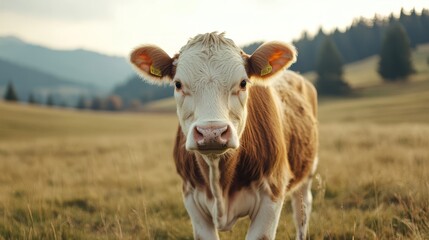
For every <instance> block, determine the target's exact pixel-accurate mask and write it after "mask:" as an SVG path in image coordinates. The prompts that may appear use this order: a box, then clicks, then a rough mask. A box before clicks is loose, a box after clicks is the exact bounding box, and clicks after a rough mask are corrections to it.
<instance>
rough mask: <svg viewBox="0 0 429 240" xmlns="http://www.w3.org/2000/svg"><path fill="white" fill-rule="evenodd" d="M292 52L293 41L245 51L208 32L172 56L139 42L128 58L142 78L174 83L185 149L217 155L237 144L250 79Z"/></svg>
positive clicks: (290, 58) (286, 61)
mask: <svg viewBox="0 0 429 240" xmlns="http://www.w3.org/2000/svg"><path fill="white" fill-rule="evenodd" d="M295 55H296V54H295V50H294V48H293V47H291V46H289V45H287V44H283V43H278V42H272V43H267V44H264V45H262V46H261V47H260V48H258V49H257V50H256V51H255V53H254V54H253V55H252V56H248V55H246V54H244V53H243V52H242V51H241V49H240V48H238V47H237V46H236V45H235V44H234V43H233V42H232V41H231V40H229V39H227V38H224V37H223V34H219V35H218V34H216V33H209V34H204V35H198V36H196V37H195V38H193V39H191V40H190V41H189V42H188V44H187V45H185V46H184V47H183V48H182V49H181V51H180V53H179V54H178V55H176V56H175V57H174V58H170V57H169V56H168V55H167V54H166V53H165V52H164V51H162V50H161V49H159V48H158V47H155V46H143V47H140V48H138V49H136V50H135V51H134V52H133V53H132V54H131V62H132V63H133V64H134V65H135V66H136V67H137V70H138V72H139V73H141V75H142V76H143V77H144V78H145V79H148V80H149V81H151V82H155V83H160V82H170V83H171V84H173V85H174V87H175V90H174V97H175V99H176V104H177V115H178V117H179V122H180V126H181V129H182V131H183V133H184V134H185V136H186V149H187V150H189V151H197V152H199V153H200V154H203V155H219V154H223V153H225V152H226V151H228V150H229V149H236V148H238V147H239V145H240V136H241V134H242V133H243V131H244V128H245V125H246V118H247V107H246V103H247V98H248V96H249V87H250V86H251V82H252V83H253V82H257V81H265V80H266V79H267V78H269V77H271V76H273V75H274V74H275V73H276V72H278V71H279V70H281V69H282V68H285V67H287V66H289V65H290V64H291V63H293V62H294V61H295ZM250 78H252V79H251V80H249V79H250ZM261 127H263V126H261Z"/></svg>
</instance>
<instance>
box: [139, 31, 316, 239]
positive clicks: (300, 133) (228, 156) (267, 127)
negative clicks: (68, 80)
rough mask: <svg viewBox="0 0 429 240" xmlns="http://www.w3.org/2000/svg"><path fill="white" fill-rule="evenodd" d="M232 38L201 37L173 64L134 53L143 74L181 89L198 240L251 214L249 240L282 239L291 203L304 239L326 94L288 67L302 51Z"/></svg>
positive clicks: (187, 199)
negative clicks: (244, 44) (249, 47)
mask: <svg viewBox="0 0 429 240" xmlns="http://www.w3.org/2000/svg"><path fill="white" fill-rule="evenodd" d="M224 35H225V34H224V33H217V32H213V33H206V34H199V35H197V36H195V37H193V38H190V40H189V41H188V42H187V44H186V45H185V46H183V47H182V48H181V50H180V51H179V53H178V54H176V55H175V56H173V57H170V56H169V55H168V54H167V53H166V52H165V51H163V50H162V49H161V48H159V47H157V46H155V45H143V46H140V47H138V48H136V49H135V50H134V51H132V53H131V55H130V62H131V63H132V65H133V66H134V68H135V70H136V71H137V73H139V75H140V76H142V77H143V78H144V79H146V80H147V81H149V82H151V83H154V84H165V83H166V84H172V85H173V86H174V88H175V90H174V98H175V100H176V106H177V116H178V120H179V126H178V129H177V135H176V140H175V144H174V150H173V155H174V160H175V165H176V169H177V173H178V174H179V175H180V177H181V179H182V180H183V189H182V193H183V201H184V205H185V208H186V210H187V212H188V214H189V216H190V219H191V222H192V227H193V234H194V238H195V239H219V235H218V231H227V230H230V229H231V228H232V227H233V225H234V223H235V222H236V221H237V219H239V218H241V217H245V216H248V217H249V218H250V227H249V229H248V231H247V234H246V239H274V238H275V235H276V229H277V226H278V222H279V218H280V213H281V209H282V206H283V202H284V200H285V197H286V196H290V197H291V202H292V207H293V212H294V222H295V225H296V229H297V231H296V239H305V238H306V234H307V227H308V222H309V218H310V212H311V204H312V195H311V182H312V175H313V174H314V172H315V170H316V166H317V161H318V157H317V149H318V127H317V125H318V123H317V93H316V90H315V88H314V87H313V85H312V84H311V83H310V82H308V81H307V80H305V79H304V78H303V77H302V76H300V75H298V74H296V73H294V72H292V71H289V70H286V68H288V67H289V66H290V65H291V64H292V63H294V62H295V61H296V56H297V53H296V50H295V48H294V47H293V46H292V45H289V44H286V43H282V42H267V43H265V44H263V45H261V46H260V47H259V48H258V49H257V50H255V52H254V53H253V54H252V55H248V54H246V53H244V52H243V51H242V50H241V49H240V48H239V47H237V45H236V44H235V43H234V42H233V41H232V40H231V39H228V38H226V37H225V36H224Z"/></svg>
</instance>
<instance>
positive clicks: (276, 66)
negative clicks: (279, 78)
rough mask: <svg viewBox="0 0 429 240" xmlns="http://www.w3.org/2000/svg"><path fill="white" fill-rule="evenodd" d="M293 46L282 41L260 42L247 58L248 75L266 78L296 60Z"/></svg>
mask: <svg viewBox="0 0 429 240" xmlns="http://www.w3.org/2000/svg"><path fill="white" fill-rule="evenodd" d="M296 55H297V54H296V50H295V47H294V46H292V45H289V44H287V43H282V42H268V43H265V44H262V45H261V46H260V47H259V48H258V49H256V50H255V52H254V53H253V54H252V55H251V56H250V57H249V58H248V68H247V69H248V75H249V76H250V77H256V78H260V79H266V78H269V77H271V76H273V75H274V74H276V73H277V72H279V70H282V69H284V68H287V67H289V66H290V65H291V64H292V63H294V62H295V61H296Z"/></svg>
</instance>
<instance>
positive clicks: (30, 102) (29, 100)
mask: <svg viewBox="0 0 429 240" xmlns="http://www.w3.org/2000/svg"><path fill="white" fill-rule="evenodd" d="M27 102H28V104H36V103H37V102H36V98H35V97H34V95H33V93H30V95H28V101H27Z"/></svg>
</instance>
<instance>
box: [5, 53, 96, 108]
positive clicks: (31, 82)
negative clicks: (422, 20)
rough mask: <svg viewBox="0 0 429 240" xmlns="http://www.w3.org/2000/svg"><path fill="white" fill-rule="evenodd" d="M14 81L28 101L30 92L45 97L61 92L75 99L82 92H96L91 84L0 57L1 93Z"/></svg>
mask: <svg viewBox="0 0 429 240" xmlns="http://www.w3.org/2000/svg"><path fill="white" fill-rule="evenodd" d="M9 82H12V83H13V85H14V87H15V91H16V92H17V94H18V96H19V98H20V100H21V101H26V100H27V98H28V95H29V94H30V93H32V94H34V95H35V96H39V97H41V96H43V97H45V96H46V95H47V94H50V93H55V94H60V95H61V97H62V99H63V100H64V99H70V98H72V99H74V98H77V97H78V96H79V95H81V94H85V95H88V94H92V93H95V92H96V90H95V87H94V86H92V85H90V84H83V83H76V82H73V81H70V80H65V79H61V78H59V77H56V76H53V75H51V74H48V73H44V72H41V71H38V70H34V69H30V68H27V67H22V66H19V65H17V64H13V63H10V62H8V61H5V60H2V59H0V94H1V96H3V92H4V90H5V88H6V85H7V84H8V83H9Z"/></svg>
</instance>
